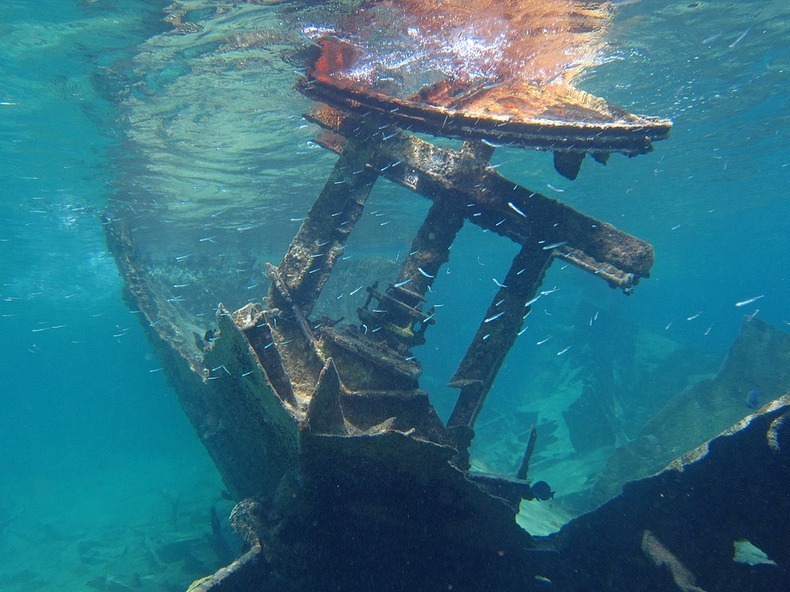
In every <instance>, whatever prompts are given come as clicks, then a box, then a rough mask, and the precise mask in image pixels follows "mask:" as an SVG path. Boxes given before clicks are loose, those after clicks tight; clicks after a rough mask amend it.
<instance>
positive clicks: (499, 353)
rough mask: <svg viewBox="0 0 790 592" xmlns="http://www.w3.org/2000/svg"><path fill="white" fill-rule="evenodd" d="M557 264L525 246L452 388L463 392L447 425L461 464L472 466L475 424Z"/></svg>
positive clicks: (543, 252) (537, 248)
mask: <svg viewBox="0 0 790 592" xmlns="http://www.w3.org/2000/svg"><path fill="white" fill-rule="evenodd" d="M552 259H553V256H552V253H551V251H550V250H543V249H542V248H541V246H540V245H535V246H532V247H527V246H524V247H522V249H521V251H520V252H519V253H518V255H516V256H515V257H514V258H513V263H512V264H511V266H510V270H509V271H508V273H507V276H506V277H505V281H504V283H503V287H501V288H500V289H499V291H498V292H497V294H496V296H495V297H494V300H493V301H492V303H491V305H490V306H489V307H488V310H487V311H486V316H485V318H484V320H483V322H481V323H480V326H479V327H478V329H477V333H476V334H475V336H474V338H473V339H472V343H471V344H470V345H469V348H468V349H467V350H466V354H465V355H464V357H463V359H462V360H461V363H460V365H459V366H458V370H456V372H455V375H454V376H453V378H452V379H451V380H450V383H449V385H450V386H451V387H457V388H460V389H461V394H460V395H459V397H458V401H457V402H456V404H455V408H454V409H453V412H452V414H451V415H450V419H449V420H448V422H447V428H448V430H449V431H450V432H451V434H452V435H453V437H454V438H455V440H456V443H457V444H458V449H459V452H460V453H461V456H462V459H459V460H462V462H460V464H463V465H466V466H467V467H468V459H469V455H468V451H467V449H468V448H469V445H470V444H471V443H472V438H474V424H475V420H476V419H477V416H478V414H479V413H480V410H481V409H482V408H483V403H484V402H485V399H486V396H487V395H488V392H489V391H490V390H491V385H492V384H493V383H494V379H495V378H496V375H497V372H499V368H500V367H501V366H502V362H503V361H504V360H505V356H506V355H507V353H508V351H509V350H510V348H511V347H512V346H513V342H514V341H515V340H516V337H517V336H518V333H519V331H520V330H521V326H522V325H523V322H524V317H525V316H526V314H527V312H529V309H530V306H529V305H528V304H527V303H528V302H530V301H531V300H532V299H533V298H534V297H535V295H536V294H537V291H538V289H539V288H540V285H541V283H542V282H543V277H544V276H545V274H546V270H547V269H548V268H549V265H551V262H552Z"/></svg>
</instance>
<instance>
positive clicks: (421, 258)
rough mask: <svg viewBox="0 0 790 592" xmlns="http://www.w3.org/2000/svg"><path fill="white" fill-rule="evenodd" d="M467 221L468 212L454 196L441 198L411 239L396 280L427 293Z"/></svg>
mask: <svg viewBox="0 0 790 592" xmlns="http://www.w3.org/2000/svg"><path fill="white" fill-rule="evenodd" d="M463 225H464V212H463V211H462V210H461V209H460V208H458V206H457V204H455V203H453V202H451V201H450V200H447V199H443V198H437V199H436V200H435V201H434V203H433V205H432V206H431V209H430V210H428V215H427V216H426V217H425V220H424V221H423V223H422V226H420V229H419V230H418V231H417V234H416V236H415V237H414V240H412V243H411V249H410V250H409V254H408V255H407V256H406V258H405V259H404V261H403V264H402V265H401V268H400V272H399V273H398V280H397V282H396V283H398V284H400V283H403V282H409V283H408V286H407V288H408V290H409V291H410V292H414V293H415V294H419V295H420V296H425V293H426V292H427V291H428V288H429V287H430V286H431V285H432V284H433V281H434V278H435V277H436V273H437V272H438V271H439V268H440V267H441V266H442V265H444V264H445V263H446V262H447V260H448V259H449V258H450V247H451V246H452V245H453V241H454V240H455V237H456V235H457V234H458V231H459V230H461V227H462V226H463Z"/></svg>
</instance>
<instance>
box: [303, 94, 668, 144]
mask: <svg viewBox="0 0 790 592" xmlns="http://www.w3.org/2000/svg"><path fill="white" fill-rule="evenodd" d="M296 90H298V91H299V92H301V93H302V94H304V95H306V96H308V97H310V98H311V99H313V100H316V101H322V102H325V103H327V104H329V105H332V106H334V107H337V108H339V109H342V110H344V111H347V112H349V113H353V114H356V115H372V116H374V117H376V118H377V119H378V120H380V121H381V122H387V123H390V124H392V125H397V126H399V127H401V128H408V129H413V130H415V131H420V132H425V133H429V134H433V135H439V136H445V137H452V138H461V139H464V140H485V141H490V142H496V143H498V144H503V145H508V146H514V147H522V148H533V149H538V150H575V151H586V150H590V151H596V152H600V153H603V152H621V153H623V154H627V155H629V156H636V155H638V154H645V153H647V152H650V151H651V150H652V142H653V141H657V140H663V139H665V138H667V137H668V136H669V128H670V126H671V124H670V123H669V122H668V121H667V120H664V119H660V118H654V117H643V118H641V120H640V121H639V123H621V124H616V123H612V124H593V123H579V124H576V125H573V124H569V123H564V122H556V121H551V120H531V121H518V120H513V119H512V118H510V117H505V116H499V117H489V118H483V117H480V116H479V115H470V114H467V113H465V112H464V111H463V110H460V109H459V110H456V109H448V108H445V107H438V106H434V105H428V104H425V103H417V102H415V101H413V100H410V99H400V98H397V97H391V96H388V95H383V94H380V93H377V92H374V91H371V90H369V89H364V88H357V87H354V86H351V85H350V84H348V85H343V86H340V85H336V84H334V83H333V82H331V81H330V80H326V79H323V80H319V79H311V80H302V81H300V82H299V83H298V84H297V85H296Z"/></svg>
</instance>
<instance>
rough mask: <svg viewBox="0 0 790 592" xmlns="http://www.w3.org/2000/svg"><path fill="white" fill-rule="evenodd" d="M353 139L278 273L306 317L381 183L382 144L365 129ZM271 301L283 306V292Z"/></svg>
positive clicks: (275, 293)
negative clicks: (378, 165)
mask: <svg viewBox="0 0 790 592" xmlns="http://www.w3.org/2000/svg"><path fill="white" fill-rule="evenodd" d="M347 137H348V138H350V139H349V140H348V141H347V143H346V145H345V148H344V150H343V153H342V154H341V156H340V159H339V160H338V161H337V163H336V164H335V167H334V169H333V170H332V173H331V174H330V175H329V179H328V180H327V182H326V184H325V185H324V189H323V190H322V191H321V194H320V195H319V197H318V199H317V200H316V201H315V203H314V204H313V207H312V208H311V209H310V213H309V214H308V216H307V218H306V219H305V220H304V222H303V223H302V226H301V227H300V228H299V231H298V233H297V234H296V237H295V238H294V240H293V241H292V242H291V245H290V247H289V248H288V252H287V253H286V254H285V257H284V258H283V260H282V262H281V263H280V265H279V268H278V270H279V274H280V277H281V278H282V280H283V282H284V285H285V286H286V287H287V291H288V292H289V293H290V295H291V297H292V298H293V303H294V304H295V305H296V306H298V307H299V308H300V309H301V311H302V313H303V314H304V315H305V316H309V314H310V310H311V309H312V307H313V305H314V304H315V301H316V300H317V299H318V296H319V294H320V293H321V289H322V288H323V286H324V284H325V283H326V280H327V279H328V278H329V274H330V273H331V272H332V267H333V266H334V264H335V261H336V260H337V258H338V257H339V256H340V255H341V254H342V253H343V249H344V247H345V243H346V240H347V239H348V236H349V234H350V233H351V230H352V229H353V228H354V225H355V224H356V222H357V221H358V220H359V217H360V216H361V215H362V210H363V208H364V205H365V201H366V200H367V198H368V196H369V195H370V191H371V189H373V185H374V183H375V182H376V179H377V178H378V171H377V170H376V169H374V168H372V167H370V166H367V164H368V163H369V162H371V161H372V160H375V154H376V150H377V148H378V145H379V141H378V140H377V139H376V138H375V137H371V136H369V135H367V134H366V133H364V130H363V133H361V134H353V133H350V132H349V133H348V136H347ZM271 298H272V304H273V305H274V306H279V305H280V304H281V301H282V299H281V292H279V291H277V290H274V289H273V290H272V291H271Z"/></svg>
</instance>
